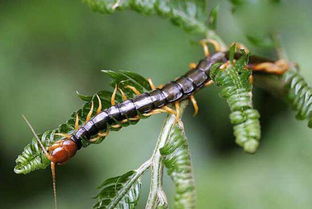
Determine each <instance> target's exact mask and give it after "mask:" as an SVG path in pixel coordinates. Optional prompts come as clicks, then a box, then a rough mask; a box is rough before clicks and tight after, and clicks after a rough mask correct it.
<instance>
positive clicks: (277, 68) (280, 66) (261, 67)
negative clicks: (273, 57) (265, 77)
mask: <svg viewBox="0 0 312 209" xmlns="http://www.w3.org/2000/svg"><path fill="white" fill-rule="evenodd" d="M250 68H251V69H252V70H254V71H262V72H266V73H272V74H277V75H282V74H284V73H285V72H286V71H287V70H288V69H289V64H288V63H287V61H286V60H278V61H276V62H274V63H272V62H263V63H260V64H257V65H251V67H250Z"/></svg>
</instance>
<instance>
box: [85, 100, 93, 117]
mask: <svg viewBox="0 0 312 209" xmlns="http://www.w3.org/2000/svg"><path fill="white" fill-rule="evenodd" d="M93 108H94V102H93V100H92V101H91V108H90V111H89V112H88V114H87V117H86V122H88V121H89V120H90V119H91V116H92V113H93Z"/></svg>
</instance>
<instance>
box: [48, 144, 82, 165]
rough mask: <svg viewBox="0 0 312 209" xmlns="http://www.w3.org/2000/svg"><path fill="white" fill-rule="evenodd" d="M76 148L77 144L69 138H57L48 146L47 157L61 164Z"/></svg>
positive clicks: (71, 155) (72, 154)
mask: <svg viewBox="0 0 312 209" xmlns="http://www.w3.org/2000/svg"><path fill="white" fill-rule="evenodd" d="M77 150H78V146H77V145H76V143H75V142H74V141H72V140H71V139H65V140H59V141H57V142H55V143H54V144H53V145H52V146H50V147H49V148H48V152H49V155H48V156H47V157H48V159H49V160H50V161H51V162H53V163H55V164H61V163H64V162H66V161H67V160H69V159H70V158H71V157H73V156H74V155H75V154H76V152H77Z"/></svg>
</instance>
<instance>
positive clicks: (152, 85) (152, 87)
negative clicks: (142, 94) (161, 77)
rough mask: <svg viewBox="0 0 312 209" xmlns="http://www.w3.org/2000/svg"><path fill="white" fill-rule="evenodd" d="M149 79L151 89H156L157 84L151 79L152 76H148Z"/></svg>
mask: <svg viewBox="0 0 312 209" xmlns="http://www.w3.org/2000/svg"><path fill="white" fill-rule="evenodd" d="M147 81H148V83H149V85H150V87H151V89H152V90H155V89H156V87H155V85H154V83H153V81H152V79H151V78H148V79H147Z"/></svg>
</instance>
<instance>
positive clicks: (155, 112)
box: [143, 109, 168, 117]
mask: <svg viewBox="0 0 312 209" xmlns="http://www.w3.org/2000/svg"><path fill="white" fill-rule="evenodd" d="M159 113H168V112H167V111H166V110H164V109H156V110H153V111H151V112H149V113H144V114H143V116H145V117H149V116H151V115H155V114H159Z"/></svg>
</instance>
